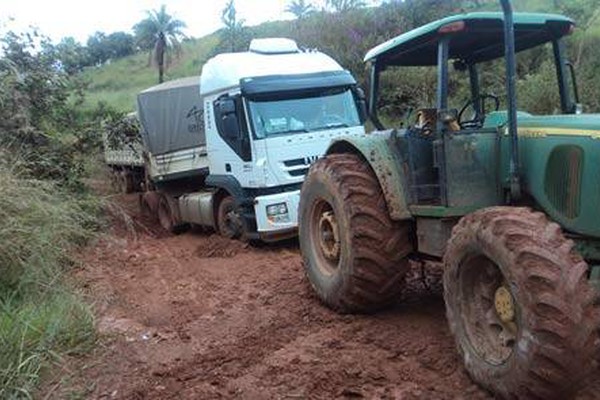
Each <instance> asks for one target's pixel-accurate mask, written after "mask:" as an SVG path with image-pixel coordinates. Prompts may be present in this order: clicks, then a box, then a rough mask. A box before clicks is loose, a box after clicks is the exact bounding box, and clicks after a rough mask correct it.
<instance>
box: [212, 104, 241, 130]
mask: <svg viewBox="0 0 600 400" xmlns="http://www.w3.org/2000/svg"><path fill="white" fill-rule="evenodd" d="M215 114H216V119H217V121H218V122H217V123H218V125H219V129H220V130H221V131H222V135H223V136H225V137H226V138H227V139H230V140H236V139H238V138H239V137H240V133H241V132H240V125H239V122H238V117H237V113H236V104H235V100H234V99H232V98H229V97H226V98H222V99H219V100H217V101H216V103H215Z"/></svg>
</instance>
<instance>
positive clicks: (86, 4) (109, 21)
mask: <svg viewBox="0 0 600 400" xmlns="http://www.w3.org/2000/svg"><path fill="white" fill-rule="evenodd" d="M226 2H227V0H195V1H194V0H94V1H89V0H87V1H86V0H46V1H44V0H0V33H1V32H6V31H8V30H15V31H24V30H27V29H28V27H29V26H35V27H37V28H39V30H40V31H41V33H43V34H44V35H46V36H49V37H50V38H51V39H52V40H53V41H54V42H58V41H59V40H60V39H61V38H63V37H66V36H72V37H74V38H75V39H76V40H78V41H80V42H82V43H85V42H86V41H87V38H88V36H90V35H91V34H93V33H94V32H96V31H101V32H105V33H111V32H115V31H126V32H131V27H132V26H133V25H134V24H135V23H136V22H138V21H140V20H142V19H144V18H145V17H146V10H154V9H159V8H160V6H161V4H165V5H166V7H167V12H168V13H169V14H171V15H173V16H175V17H176V18H178V19H181V20H183V21H184V22H185V23H186V24H187V29H186V30H185V33H186V34H187V35H188V36H192V37H202V36H204V35H207V34H209V33H211V32H214V31H215V30H217V29H219V28H220V27H221V25H222V24H221V11H222V10H223V8H224V7H225V4H226ZM288 2H289V0H236V2H235V4H236V9H237V11H238V15H239V17H240V18H243V19H244V20H245V21H246V25H249V26H252V25H257V24H259V23H261V22H265V21H273V20H281V19H291V18H293V16H292V15H291V14H289V13H286V12H285V7H286V5H287V3H288ZM311 3H313V4H315V5H317V6H321V5H322V4H323V3H324V0H313V1H312V2H311Z"/></svg>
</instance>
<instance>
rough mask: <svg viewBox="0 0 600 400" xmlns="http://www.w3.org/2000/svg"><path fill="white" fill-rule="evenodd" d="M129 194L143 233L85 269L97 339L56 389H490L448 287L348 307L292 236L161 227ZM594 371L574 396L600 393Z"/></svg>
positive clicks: (309, 395)
mask: <svg viewBox="0 0 600 400" xmlns="http://www.w3.org/2000/svg"><path fill="white" fill-rule="evenodd" d="M127 200H128V202H127V204H128V208H129V211H130V212H131V213H132V215H133V220H134V224H133V226H134V227H135V231H136V234H135V235H134V234H133V233H132V232H131V231H129V230H127V229H125V227H124V226H123V225H122V224H116V226H115V227H114V228H113V232H112V234H111V235H110V236H109V237H106V238H105V239H102V240H100V241H99V242H98V243H96V244H94V245H93V246H92V247H90V248H89V250H88V251H87V252H86V253H85V254H83V255H82V259H83V261H84V265H85V267H84V268H82V269H81V270H79V271H78V272H77V275H78V278H79V279H80V280H81V281H82V282H83V284H84V285H85V287H86V290H87V291H88V292H89V294H90V296H92V297H93V298H94V299H95V303H96V308H97V310H98V329H99V331H100V333H101V340H100V343H101V344H100V345H99V346H98V348H97V349H96V350H95V351H94V352H93V354H91V355H87V356H85V357H84V358H83V359H73V360H72V362H71V363H70V365H69V367H68V368H69V371H68V373H69V374H70V379H68V380H65V379H63V380H62V381H63V382H65V381H66V382H68V385H66V386H67V387H66V388H65V387H63V386H64V385H56V386H53V385H52V384H51V385H49V387H50V388H51V389H50V390H49V392H48V394H49V397H50V398H63V396H65V393H74V392H75V393H77V394H78V395H79V396H81V397H84V398H90V399H221V398H224V399H229V398H236V399H237V398H239V399H337V398H366V399H488V398H490V397H489V396H488V395H487V394H486V393H485V392H483V391H481V390H480V389H479V388H478V387H477V386H475V385H474V384H473V383H471V381H470V380H469V378H468V377H467V375H466V374H465V373H464V371H463V369H462V366H461V362H460V360H459V359H458V358H457V357H456V353H455V350H454V347H453V341H452V338H451V336H450V334H449V331H448V329H447V324H446V321H445V316H444V307H443V303H442V301H441V299H440V297H439V293H432V291H428V290H425V289H423V286H422V285H421V283H420V281H419V282H416V283H414V285H413V286H414V288H415V289H416V291H417V292H418V293H416V294H413V295H411V296H410V297H409V298H408V299H407V300H406V301H405V302H403V303H402V304H401V305H398V306H396V307H395V308H393V309H391V310H389V311H386V312H383V313H380V314H377V315H373V316H350V315H346V316H340V315H337V314H335V313H333V312H331V311H329V310H327V309H326V308H324V307H323V306H321V305H320V304H319V302H318V301H317V299H316V298H315V297H314V296H313V294H312V292H311V290H310V288H309V287H308V284H307V282H306V280H305V279H304V277H303V273H302V265H301V260H300V255H299V250H298V247H297V243H296V242H289V243H286V244H283V245H277V246H271V247H263V248H255V247H248V246H246V245H244V244H242V243H240V242H236V241H229V240H226V239H224V238H220V237H218V236H216V235H212V234H209V233H202V232H188V233H185V234H182V235H179V236H171V235H166V234H161V233H160V230H159V229H158V228H157V227H155V226H153V225H152V224H151V223H149V221H144V220H142V219H141V218H140V217H139V216H138V215H137V214H136V213H135V209H136V207H135V199H134V198H133V197H129V198H127ZM65 374H66V373H65ZM59 375H60V374H59ZM63 375H64V374H63ZM595 378H596V379H595V380H596V382H597V383H595V384H594V385H593V386H592V387H591V388H589V389H588V390H587V391H586V392H585V393H582V394H581V395H580V396H579V397H578V399H580V400H584V399H585V400H588V399H595V398H600V383H598V381H600V374H596V377H595ZM66 390H69V391H70V392H66Z"/></svg>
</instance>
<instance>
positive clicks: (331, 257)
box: [310, 199, 341, 275]
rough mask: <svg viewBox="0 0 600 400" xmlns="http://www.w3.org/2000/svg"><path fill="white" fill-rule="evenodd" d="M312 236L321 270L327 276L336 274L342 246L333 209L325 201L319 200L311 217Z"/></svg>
mask: <svg viewBox="0 0 600 400" xmlns="http://www.w3.org/2000/svg"><path fill="white" fill-rule="evenodd" d="M310 228H311V232H313V233H315V234H314V235H311V237H314V238H315V239H314V240H315V242H316V243H313V244H314V246H313V247H314V248H315V250H316V251H315V252H316V256H317V259H318V262H317V265H318V267H319V269H320V270H321V271H322V272H323V273H324V274H326V275H332V274H334V273H335V272H336V271H337V269H338V265H339V263H340V255H341V245H340V234H339V225H338V223H337V219H336V216H335V213H334V211H333V207H332V206H331V205H330V204H329V203H328V202H327V201H326V200H324V199H318V200H317V201H316V202H315V204H314V207H313V209H312V213H311V216H310Z"/></svg>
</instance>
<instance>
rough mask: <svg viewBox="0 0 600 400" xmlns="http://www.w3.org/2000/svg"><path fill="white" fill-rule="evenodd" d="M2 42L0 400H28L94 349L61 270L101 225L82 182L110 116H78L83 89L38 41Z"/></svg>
mask: <svg viewBox="0 0 600 400" xmlns="http://www.w3.org/2000/svg"><path fill="white" fill-rule="evenodd" d="M0 43H1V45H2V57H1V58H0V398H3V399H4V398H30V397H32V393H33V392H34V390H35V388H36V385H37V383H38V382H39V380H40V377H41V375H42V373H43V372H44V371H45V370H48V369H49V368H51V367H52V366H53V365H59V364H60V363H61V361H62V358H63V357H64V356H66V355H73V354H77V353H81V352H84V351H86V350H87V349H88V348H90V346H91V345H93V343H94V341H95V332H94V318H93V314H92V312H91V309H90V306H89V305H87V304H86V303H85V302H84V301H83V300H82V298H81V296H79V295H78V294H77V291H76V290H75V286H74V285H73V284H72V282H70V278H69V274H68V271H69V270H70V269H71V268H72V267H73V266H75V265H76V260H75V259H74V258H72V256H73V255H74V254H75V251H76V250H77V249H78V248H79V247H80V246H83V245H84V244H85V243H86V242H87V241H88V240H89V239H90V238H92V237H93V236H94V235H95V233H96V232H97V230H98V228H99V226H100V223H101V219H100V204H101V200H100V199H98V198H96V197H95V196H93V195H92V194H90V193H88V192H87V190H86V188H85V185H84V184H83V178H84V177H85V176H86V169H87V165H88V160H89V159H90V155H91V154H94V152H97V151H98V144H99V139H98V138H97V136H98V135H97V133H96V132H97V131H98V130H97V129H98V125H99V123H100V121H101V120H102V119H103V118H104V117H105V116H106V115H110V114H111V112H109V111H108V110H106V109H103V108H98V109H95V110H92V111H89V112H86V113H83V112H82V111H81V108H80V104H81V101H82V97H81V83H80V81H79V80H78V79H75V78H73V77H70V76H69V75H68V74H67V73H66V72H64V71H62V70H60V69H58V68H56V65H57V64H56V63H57V52H56V47H55V46H53V45H52V44H51V43H49V42H48V41H47V39H45V38H44V37H42V36H40V35H39V34H37V33H35V32H30V33H28V34H23V35H17V34H12V33H11V34H8V35H6V36H5V37H3V38H1V39H0Z"/></svg>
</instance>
